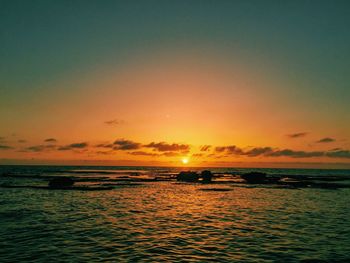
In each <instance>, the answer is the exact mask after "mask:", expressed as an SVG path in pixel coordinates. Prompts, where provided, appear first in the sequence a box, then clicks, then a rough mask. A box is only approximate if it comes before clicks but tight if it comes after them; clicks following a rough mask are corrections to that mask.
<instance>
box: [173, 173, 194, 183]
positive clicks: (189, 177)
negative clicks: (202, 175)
mask: <svg viewBox="0 0 350 263" xmlns="http://www.w3.org/2000/svg"><path fill="white" fill-rule="evenodd" d="M176 179H177V180H178V181H183V182H197V181H198V179H199V176H198V174H197V173H196V172H190V171H187V172H184V171H183V172H180V173H179V174H178V175H177V177H176Z"/></svg>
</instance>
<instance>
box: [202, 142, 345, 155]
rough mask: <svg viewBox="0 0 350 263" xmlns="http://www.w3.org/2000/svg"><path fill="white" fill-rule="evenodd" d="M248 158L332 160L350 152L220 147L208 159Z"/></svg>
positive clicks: (338, 150) (340, 150)
mask: <svg viewBox="0 0 350 263" xmlns="http://www.w3.org/2000/svg"><path fill="white" fill-rule="evenodd" d="M232 155H233V156H248V157H258V156H264V157H291V158H312V157H330V158H350V151H349V150H342V149H339V148H336V149H333V150H331V151H297V150H292V149H277V148H275V149H274V148H272V147H255V148H252V149H248V150H243V149H241V148H239V147H237V146H234V145H230V146H218V147H216V148H215V152H214V153H212V154H209V155H208V157H214V158H224V157H229V156H232Z"/></svg>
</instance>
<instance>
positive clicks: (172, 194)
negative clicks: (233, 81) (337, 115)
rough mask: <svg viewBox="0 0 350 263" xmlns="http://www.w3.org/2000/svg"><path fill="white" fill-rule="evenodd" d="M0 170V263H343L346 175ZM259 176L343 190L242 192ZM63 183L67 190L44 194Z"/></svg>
mask: <svg viewBox="0 0 350 263" xmlns="http://www.w3.org/2000/svg"><path fill="white" fill-rule="evenodd" d="M186 169H187V170H193V171H198V172H200V171H201V170H204V169H206V170H210V171H211V172H212V173H214V178H213V182H212V183H211V184H203V183H198V182H192V183H191V182H189V183H188V182H178V181H177V180H176V175H177V173H179V172H180V171H182V170H184V168H176V167H102V166H91V167H89V166H0V262H2V263H4V262H45V263H46V262H344V263H345V262H350V188H349V187H347V186H348V185H349V186H350V170H318V169H255V168H254V169H249V168H186ZM248 172H264V173H267V174H269V175H273V176H275V175H278V176H283V177H286V178H289V177H291V178H298V177H300V176H301V177H302V178H304V179H305V178H306V179H307V180H309V179H310V180H321V181H322V180H323V179H325V180H326V181H328V182H335V183H337V184H341V185H344V187H340V188H338V187H334V188H332V187H330V188H324V187H302V188H299V187H275V186H273V185H259V184H253V185H252V184H247V183H244V182H242V180H241V179H240V175H242V174H245V173H248ZM62 176H63V177H70V178H72V179H73V180H74V186H73V187H71V188H69V189H51V188H49V187H47V185H48V182H49V181H50V180H52V178H56V177H62Z"/></svg>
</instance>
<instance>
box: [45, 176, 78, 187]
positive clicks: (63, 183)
mask: <svg viewBox="0 0 350 263" xmlns="http://www.w3.org/2000/svg"><path fill="white" fill-rule="evenodd" d="M73 184H74V181H73V179H72V178H70V177H56V178H53V179H51V180H50V181H49V188H54V189H61V188H68V187H71V186H72V185H73Z"/></svg>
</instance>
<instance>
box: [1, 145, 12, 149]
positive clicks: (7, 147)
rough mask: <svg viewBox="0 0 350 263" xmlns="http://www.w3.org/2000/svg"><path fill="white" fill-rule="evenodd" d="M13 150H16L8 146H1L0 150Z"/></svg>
mask: <svg viewBox="0 0 350 263" xmlns="http://www.w3.org/2000/svg"><path fill="white" fill-rule="evenodd" d="M11 149H14V148H13V147H11V146H8V145H0V150H11Z"/></svg>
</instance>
